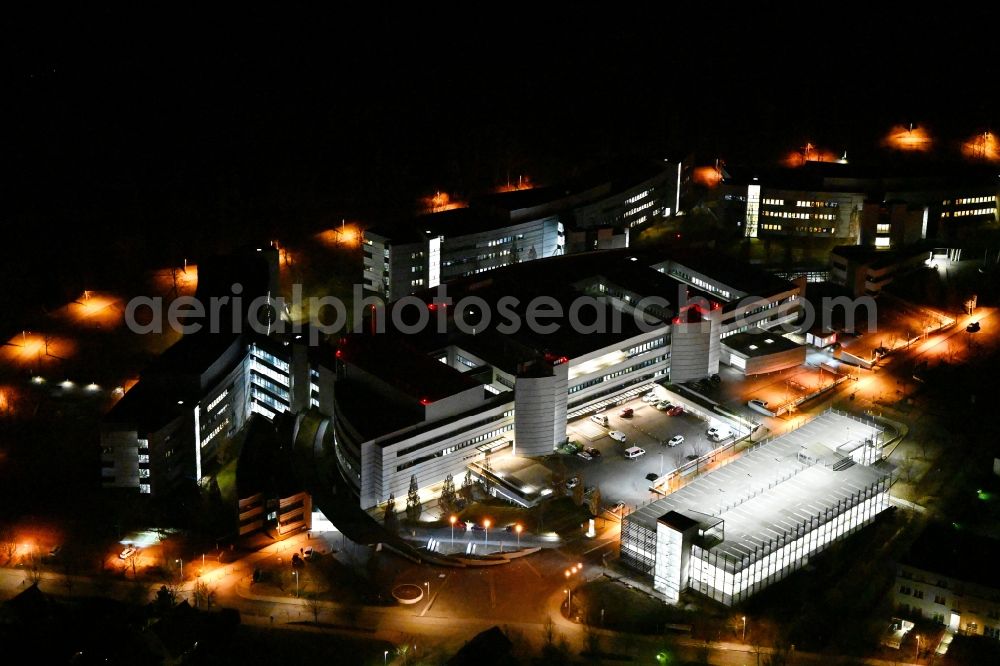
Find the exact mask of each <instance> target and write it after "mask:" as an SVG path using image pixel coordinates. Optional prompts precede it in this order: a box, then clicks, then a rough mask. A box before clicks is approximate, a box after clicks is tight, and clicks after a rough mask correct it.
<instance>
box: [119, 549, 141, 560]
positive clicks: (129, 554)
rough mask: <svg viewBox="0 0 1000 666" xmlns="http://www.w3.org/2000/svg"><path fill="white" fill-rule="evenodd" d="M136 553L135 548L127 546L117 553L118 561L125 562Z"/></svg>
mask: <svg viewBox="0 0 1000 666" xmlns="http://www.w3.org/2000/svg"><path fill="white" fill-rule="evenodd" d="M137 552H139V549H138V548H136V547H135V546H127V547H126V548H125V550H123V551H122V552H120V553H118V559H121V560H127V559H128V558H130V557H132V556H133V555H135V554H136V553H137Z"/></svg>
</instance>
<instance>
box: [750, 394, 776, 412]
mask: <svg viewBox="0 0 1000 666" xmlns="http://www.w3.org/2000/svg"><path fill="white" fill-rule="evenodd" d="M747 407H749V408H750V409H752V410H754V411H755V412H760V413H761V414H766V415H768V416H772V414H771V410H770V409H768V408H767V401H766V400H761V399H759V398H754V399H753V400H750V401H749V402H747Z"/></svg>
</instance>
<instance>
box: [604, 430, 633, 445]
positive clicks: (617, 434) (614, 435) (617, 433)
mask: <svg viewBox="0 0 1000 666" xmlns="http://www.w3.org/2000/svg"><path fill="white" fill-rule="evenodd" d="M608 437H610V438H611V439H613V440H615V441H616V442H622V443H623V444H624V443H625V442H626V441H628V437H626V436H625V433H623V432H622V431H621V430H612V431H611V432H609V433H608Z"/></svg>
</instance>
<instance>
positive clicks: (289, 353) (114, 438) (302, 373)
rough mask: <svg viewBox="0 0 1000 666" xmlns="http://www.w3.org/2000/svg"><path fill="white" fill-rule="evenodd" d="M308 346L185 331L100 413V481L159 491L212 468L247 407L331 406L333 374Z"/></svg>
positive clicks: (269, 411)
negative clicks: (137, 379)
mask: <svg viewBox="0 0 1000 666" xmlns="http://www.w3.org/2000/svg"><path fill="white" fill-rule="evenodd" d="M307 352H308V350H307V349H306V348H305V346H304V345H301V344H292V342H291V341H279V340H277V339H273V338H266V337H264V336H258V335H249V336H242V335H229V336H226V335H206V336H199V335H195V336H186V337H184V338H182V339H181V341H180V342H178V343H177V344H175V345H174V346H173V347H171V348H170V349H168V350H167V351H166V352H165V353H164V354H163V355H162V356H161V357H160V358H159V359H158V360H157V362H156V363H154V364H153V366H152V367H150V368H149V369H148V370H146V371H145V372H143V374H142V376H141V378H140V380H139V382H138V383H137V384H136V385H135V386H134V387H133V388H132V389H131V390H129V391H128V392H127V393H126V394H125V396H124V397H123V398H122V399H121V400H119V401H118V403H117V404H115V406H114V407H113V408H112V409H111V411H110V412H108V414H107V415H105V417H104V420H103V422H102V426H101V447H102V455H101V461H102V470H101V471H102V485H103V486H104V487H106V488H131V489H135V490H138V491H139V492H140V493H144V494H163V493H166V492H168V491H170V490H171V489H173V488H174V487H175V486H177V484H179V483H181V482H183V481H184V480H188V481H191V482H199V481H200V480H201V479H202V478H203V477H204V476H206V475H207V474H208V473H209V471H210V470H212V469H214V464H215V457H216V454H217V453H218V450H219V447H220V445H221V443H222V442H223V441H225V440H226V439H227V438H229V437H231V436H233V435H234V434H235V433H236V432H237V431H239V430H240V428H242V427H243V425H244V424H245V423H246V421H247V419H248V418H249V416H250V415H251V414H260V415H262V416H264V417H266V418H268V419H274V418H275V417H276V416H277V415H278V414H284V413H288V412H293V413H295V412H299V411H302V410H304V409H308V408H309V407H315V408H321V404H322V405H324V407H325V408H326V409H327V410H329V409H330V401H331V400H332V398H330V397H329V395H327V396H325V397H324V396H323V395H322V394H323V393H326V394H329V393H332V374H331V373H330V372H329V371H328V370H327V369H326V368H325V367H324V366H323V365H321V364H318V363H316V362H314V361H311V360H310V358H309V355H308V353H307ZM322 386H325V387H326V390H325V391H324V390H322V389H321V387H322Z"/></svg>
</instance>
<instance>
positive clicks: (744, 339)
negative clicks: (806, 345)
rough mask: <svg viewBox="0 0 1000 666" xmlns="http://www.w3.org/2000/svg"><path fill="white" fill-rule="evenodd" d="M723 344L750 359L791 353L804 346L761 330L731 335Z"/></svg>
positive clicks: (772, 332) (771, 332)
mask: <svg viewBox="0 0 1000 666" xmlns="http://www.w3.org/2000/svg"><path fill="white" fill-rule="evenodd" d="M722 344H723V345H724V346H726V347H729V348H730V349H732V350H733V351H736V352H739V353H740V354H743V355H744V356H746V357H748V358H756V357H757V356H767V355H768V354H775V353H777V352H783V351H790V350H792V349H798V348H799V347H801V346H802V345H800V344H799V343H797V342H794V341H792V340H789V339H788V338H786V337H783V336H781V335H778V334H777V333H775V332H774V331H765V330H763V329H759V328H756V329H751V330H749V331H746V332H745V333H736V334H734V335H730V336H729V337H727V338H725V339H723V341H722Z"/></svg>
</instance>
